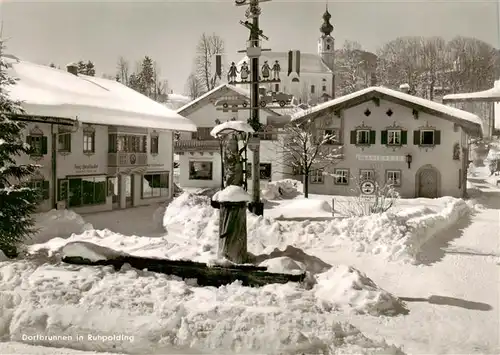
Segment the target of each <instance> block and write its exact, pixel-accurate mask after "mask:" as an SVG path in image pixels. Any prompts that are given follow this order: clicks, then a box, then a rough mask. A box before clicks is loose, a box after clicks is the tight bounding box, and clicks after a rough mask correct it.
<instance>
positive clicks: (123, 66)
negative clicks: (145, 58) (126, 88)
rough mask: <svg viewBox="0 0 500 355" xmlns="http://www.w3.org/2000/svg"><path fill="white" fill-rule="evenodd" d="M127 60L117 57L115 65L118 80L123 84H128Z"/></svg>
mask: <svg viewBox="0 0 500 355" xmlns="http://www.w3.org/2000/svg"><path fill="white" fill-rule="evenodd" d="M129 67H130V65H129V62H128V61H127V60H125V58H123V57H120V58H118V63H117V65H116V69H117V77H118V81H119V82H120V83H122V84H124V85H128V84H129V76H130V74H129Z"/></svg>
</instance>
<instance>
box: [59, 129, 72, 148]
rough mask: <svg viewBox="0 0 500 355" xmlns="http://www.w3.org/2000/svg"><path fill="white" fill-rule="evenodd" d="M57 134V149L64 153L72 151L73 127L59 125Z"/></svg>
mask: <svg viewBox="0 0 500 355" xmlns="http://www.w3.org/2000/svg"><path fill="white" fill-rule="evenodd" d="M58 131H59V132H58V134H57V151H58V152H63V153H69V152H71V129H69V128H68V127H65V126H59V129H58Z"/></svg>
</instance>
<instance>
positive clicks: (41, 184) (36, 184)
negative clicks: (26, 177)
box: [27, 179, 50, 200]
mask: <svg viewBox="0 0 500 355" xmlns="http://www.w3.org/2000/svg"><path fill="white" fill-rule="evenodd" d="M27 185H28V187H30V188H32V189H33V190H36V191H37V192H38V193H39V194H40V198H41V199H42V200H48V199H49V198H50V183H49V182H48V181H46V180H42V179H36V180H31V181H28V184H27Z"/></svg>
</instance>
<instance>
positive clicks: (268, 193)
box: [261, 179, 302, 200]
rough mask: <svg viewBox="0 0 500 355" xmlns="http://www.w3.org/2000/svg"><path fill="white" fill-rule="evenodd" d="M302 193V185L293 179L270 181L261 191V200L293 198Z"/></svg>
mask: <svg viewBox="0 0 500 355" xmlns="http://www.w3.org/2000/svg"><path fill="white" fill-rule="evenodd" d="M301 192H302V183H301V182H300V181H297V180H293V179H283V180H277V181H271V182H269V183H267V184H266V186H265V187H264V188H263V189H262V190H261V195H262V198H263V199H266V200H276V199H281V198H283V199H287V198H294V197H296V196H297V195H299V194H300V193H301Z"/></svg>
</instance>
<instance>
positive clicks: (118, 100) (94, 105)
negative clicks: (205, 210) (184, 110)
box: [2, 57, 196, 132]
mask: <svg viewBox="0 0 500 355" xmlns="http://www.w3.org/2000/svg"><path fill="white" fill-rule="evenodd" d="M2 60H5V61H6V62H7V64H9V65H10V68H9V69H8V71H9V75H10V76H12V77H13V78H15V79H17V82H16V84H15V85H12V86H9V88H8V94H9V96H10V97H11V98H12V99H15V100H19V101H21V102H22V107H23V109H24V110H25V111H26V114H28V115H36V116H48V117H61V118H69V119H73V120H75V119H78V120H79V121H81V122H85V123H93V124H104V125H115V126H128V127H143V128H155V129H159V130H175V131H190V132H194V131H196V125H195V124H194V123H193V122H191V121H190V120H188V119H187V118H185V117H183V116H181V115H179V114H177V113H176V112H175V111H173V110H170V109H168V108H166V107H165V106H164V105H162V104H160V103H157V102H155V101H153V100H151V99H150V98H148V97H146V96H144V95H142V94H140V93H138V92H137V91H135V90H132V89H130V88H129V87H127V86H125V85H123V84H121V83H119V82H117V81H114V80H108V79H103V78H98V77H93V76H87V75H80V74H79V75H74V74H71V73H68V72H67V71H63V70H60V69H55V68H51V67H48V66H43V65H38V64H34V63H30V62H27V61H22V60H18V59H16V58H13V57H4V58H2Z"/></svg>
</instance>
